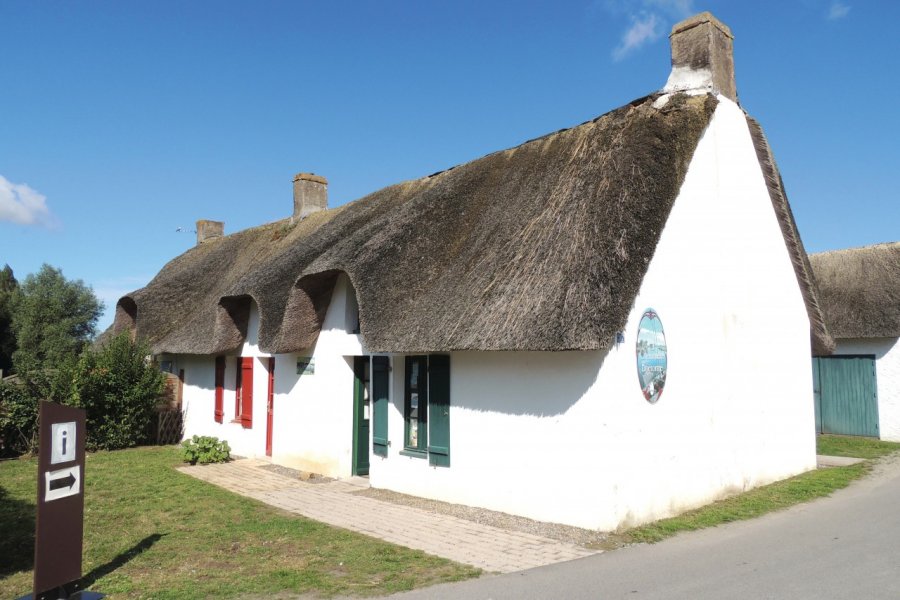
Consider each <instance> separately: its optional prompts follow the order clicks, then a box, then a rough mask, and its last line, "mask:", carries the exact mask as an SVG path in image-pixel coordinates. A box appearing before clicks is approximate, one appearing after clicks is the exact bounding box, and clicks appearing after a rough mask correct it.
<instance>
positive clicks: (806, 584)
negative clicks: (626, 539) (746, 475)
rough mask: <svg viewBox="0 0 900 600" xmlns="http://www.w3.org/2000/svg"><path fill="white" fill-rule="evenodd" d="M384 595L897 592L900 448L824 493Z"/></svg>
mask: <svg viewBox="0 0 900 600" xmlns="http://www.w3.org/2000/svg"><path fill="white" fill-rule="evenodd" d="M393 598H403V599H407V600H409V599H413V598H429V599H430V598H434V599H442V598H446V599H451V598H452V599H453V600H457V599H460V598H466V599H469V598H471V599H492V600H500V599H506V598H515V599H516V600H528V599H537V598H541V599H545V598H546V599H549V598H554V599H555V598H560V599H573V600H577V599H581V598H584V599H591V600H605V599H615V598H628V599H629V600H655V599H667V600H668V599H673V598H675V599H678V598H686V599H687V598H689V599H691V600H705V599H715V600H722V599H740V598H752V599H754V600H757V599H770V598H789V599H791V600H804V599H816V600H820V599H829V598H836V599H837V598H840V599H844V598H853V599H862V598H865V599H881V598H884V599H891V600H897V599H900V457H896V458H894V459H893V460H891V461H890V462H889V463H883V464H881V465H879V466H878V467H877V468H876V471H875V473H873V475H871V476H869V477H867V478H866V479H864V480H862V481H859V482H856V483H854V484H852V485H851V487H849V488H847V489H845V490H841V491H839V492H836V493H835V494H834V495H832V496H831V497H829V498H824V499H820V500H817V501H815V502H812V503H807V504H803V505H799V506H796V507H793V508H791V509H789V510H786V511H782V512H778V513H773V514H769V515H766V516H764V517H761V518H759V519H756V520H753V521H744V522H740V523H732V524H729V525H725V526H721V527H716V528H713V529H707V530H704V531H699V532H693V533H688V534H682V535H679V536H676V537H674V538H671V539H669V540H666V541H664V542H661V543H659V544H654V545H643V546H635V547H631V548H625V549H621V550H616V551H613V552H608V553H605V554H600V555H596V556H591V557H588V558H584V559H580V560H575V561H571V562H567V563H560V564H556V565H550V566H547V567H541V568H538V569H532V570H529V571H523V572H520V573H512V574H509V575H501V576H492V577H483V578H481V579H477V580H473V581H466V582H463V583H458V584H447V585H441V586H436V587H432V588H426V589H422V590H416V591H414V592H410V593H407V594H400V595H396V596H393Z"/></svg>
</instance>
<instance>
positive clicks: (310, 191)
mask: <svg viewBox="0 0 900 600" xmlns="http://www.w3.org/2000/svg"><path fill="white" fill-rule="evenodd" d="M327 208H328V180H327V179H325V178H324V177H322V176H320V175H316V174H315V173H297V174H296V175H294V218H295V219H302V218H304V217H306V216H308V215H310V214H312V213H314V212H318V211H320V210H325V209H327Z"/></svg>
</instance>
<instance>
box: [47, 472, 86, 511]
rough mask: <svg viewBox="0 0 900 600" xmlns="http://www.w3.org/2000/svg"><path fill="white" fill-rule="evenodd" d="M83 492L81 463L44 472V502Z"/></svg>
mask: <svg viewBox="0 0 900 600" xmlns="http://www.w3.org/2000/svg"><path fill="white" fill-rule="evenodd" d="M79 493H81V465H75V466H74V467H69V468H68V469H60V470H58V471H47V472H46V473H44V502H50V501H51V500H59V499H60V498H65V497H67V496H74V495H75V494H79Z"/></svg>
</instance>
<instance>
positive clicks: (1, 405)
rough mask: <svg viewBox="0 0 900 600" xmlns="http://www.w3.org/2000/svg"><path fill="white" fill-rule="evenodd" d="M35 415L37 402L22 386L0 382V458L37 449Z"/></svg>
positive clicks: (28, 452)
mask: <svg viewBox="0 0 900 600" xmlns="http://www.w3.org/2000/svg"><path fill="white" fill-rule="evenodd" d="M37 413H38V403H37V400H35V399H34V398H32V397H31V396H29V395H28V394H27V393H26V391H25V388H24V387H23V386H21V385H16V384H12V383H4V382H2V381H0V456H2V457H10V456H19V455H21V454H31V453H33V452H34V451H35V450H36V449H37Z"/></svg>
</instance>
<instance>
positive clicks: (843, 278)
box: [809, 242, 900, 442]
mask: <svg viewBox="0 0 900 600" xmlns="http://www.w3.org/2000/svg"><path fill="white" fill-rule="evenodd" d="M809 261H810V264H811V265H812V268H813V273H814V275H815V278H816V280H817V282H818V286H819V291H820V294H819V298H820V302H821V306H822V312H823V313H824V315H825V323H826V324H827V326H828V331H829V332H830V333H831V335H832V336H833V337H834V341H835V343H836V349H835V351H834V354H833V355H831V356H818V357H815V358H813V364H814V367H815V369H814V383H815V397H816V428H817V430H818V431H819V432H822V433H841V434H847V435H863V436H869V437H877V438H881V439H883V440H889V441H892V442H900V343H898V338H900V242H893V243H889V244H878V245H875V246H866V247H865V248H849V249H846V250H834V251H832V252H821V253H818V254H812V255H810V257H809Z"/></svg>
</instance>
